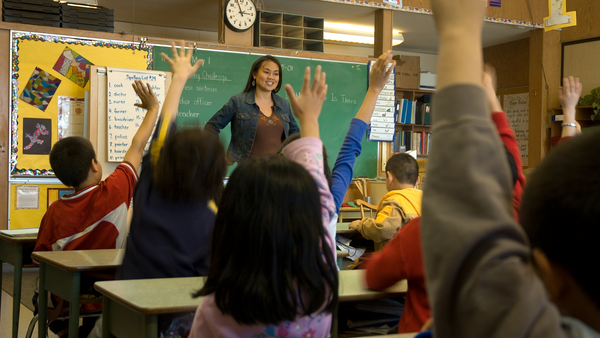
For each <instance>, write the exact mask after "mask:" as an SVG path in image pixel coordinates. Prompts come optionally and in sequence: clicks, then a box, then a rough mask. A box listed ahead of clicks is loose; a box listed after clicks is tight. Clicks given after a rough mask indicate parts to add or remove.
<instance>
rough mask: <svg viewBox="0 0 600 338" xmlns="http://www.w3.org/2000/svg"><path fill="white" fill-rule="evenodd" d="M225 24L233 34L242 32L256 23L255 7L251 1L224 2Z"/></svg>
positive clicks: (229, 0) (230, 0) (234, 0)
mask: <svg viewBox="0 0 600 338" xmlns="http://www.w3.org/2000/svg"><path fill="white" fill-rule="evenodd" d="M224 19H225V24H226V25H227V27H229V28H230V29H231V30H233V31H235V32H243V31H246V30H248V29H250V28H251V27H252V25H254V22H255V21H256V6H255V5H254V2H253V1H252V0H225V18H224Z"/></svg>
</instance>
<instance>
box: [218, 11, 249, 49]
mask: <svg viewBox="0 0 600 338" xmlns="http://www.w3.org/2000/svg"><path fill="white" fill-rule="evenodd" d="M224 5H225V0H219V13H218V16H219V43H222V44H225V45H230V46H240V47H252V46H253V45H254V27H252V28H250V29H248V30H247V31H245V32H234V31H232V30H231V29H229V27H227V25H225V20H224V13H225V12H224V9H223V6H224ZM257 24H258V22H256V23H255V25H257Z"/></svg>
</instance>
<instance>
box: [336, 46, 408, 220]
mask: <svg viewBox="0 0 600 338" xmlns="http://www.w3.org/2000/svg"><path fill="white" fill-rule="evenodd" d="M388 65H389V68H387V67H388ZM395 65H396V61H393V62H392V53H391V52H390V51H387V52H385V53H383V54H381V56H379V58H378V59H377V61H376V62H375V65H374V66H373V68H372V69H371V73H370V74H369V89H368V90H367V94H366V95H365V99H364V100H363V103H362V105H361V106H360V109H359V110H358V112H357V113H356V117H355V118H354V119H352V121H351V122H350V129H349V130H348V133H347V134H346V138H344V143H342V148H341V149H340V152H339V154H338V158H337V159H336V161H335V165H334V166H333V170H332V172H331V182H332V184H331V193H332V194H333V198H334V200H335V210H336V212H337V211H339V210H340V207H341V205H342V200H343V199H344V196H345V194H346V190H348V187H349V186H350V182H351V181H352V176H353V175H352V172H353V168H354V163H355V162H356V158H357V157H358V156H359V155H360V153H361V151H362V144H361V141H362V137H363V135H364V134H365V131H366V130H367V128H368V126H369V122H370V121H371V115H373V110H374V109H375V103H376V102H377V96H379V93H381V90H382V89H383V87H385V84H386V83H387V80H388V78H389V77H390V74H392V72H393V71H394V66H395Z"/></svg>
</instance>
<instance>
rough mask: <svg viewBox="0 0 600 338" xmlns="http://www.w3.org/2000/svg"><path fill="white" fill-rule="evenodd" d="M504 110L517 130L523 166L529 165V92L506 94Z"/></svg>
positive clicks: (516, 134) (515, 130)
mask: <svg viewBox="0 0 600 338" xmlns="http://www.w3.org/2000/svg"><path fill="white" fill-rule="evenodd" d="M504 111H505V112H506V116H507V117H508V121H509V123H510V127H511V128H512V130H513V131H514V132H515V137H516V139H517V144H518V145H519V150H520V152H521V162H522V164H523V166H528V165H529V161H528V159H529V93H523V94H510V95H504Z"/></svg>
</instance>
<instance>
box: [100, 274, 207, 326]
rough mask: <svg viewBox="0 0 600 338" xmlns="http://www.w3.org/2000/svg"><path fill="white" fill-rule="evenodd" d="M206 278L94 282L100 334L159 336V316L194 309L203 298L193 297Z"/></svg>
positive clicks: (194, 310)
mask: <svg viewBox="0 0 600 338" xmlns="http://www.w3.org/2000/svg"><path fill="white" fill-rule="evenodd" d="M205 280H206V277H185V278H158V279H136V280H118V281H105V282H96V284H94V288H95V289H96V290H98V291H99V292H101V293H102V295H103V298H102V299H103V302H102V337H112V336H113V335H114V336H116V337H131V338H136V337H152V338H156V337H158V318H159V316H160V315H165V314H179V313H182V314H183V313H191V312H196V308H198V305H200V302H201V301H202V297H199V298H192V293H193V292H195V291H197V290H200V288H202V286H203V285H204V281H205Z"/></svg>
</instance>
